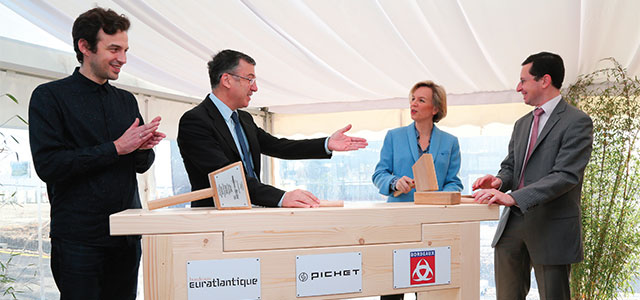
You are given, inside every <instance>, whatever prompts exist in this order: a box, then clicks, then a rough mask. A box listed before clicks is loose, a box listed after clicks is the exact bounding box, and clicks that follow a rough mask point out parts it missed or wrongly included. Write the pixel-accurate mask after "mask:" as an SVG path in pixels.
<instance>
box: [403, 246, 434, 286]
mask: <svg viewBox="0 0 640 300" xmlns="http://www.w3.org/2000/svg"><path fill="white" fill-rule="evenodd" d="M409 259H410V269H409V270H410V272H411V285H416V284H426V283H435V282H436V273H435V271H436V263H435V260H436V251H434V250H426V251H412V252H410V253H409Z"/></svg>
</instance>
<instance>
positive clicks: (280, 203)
mask: <svg viewBox="0 0 640 300" xmlns="http://www.w3.org/2000/svg"><path fill="white" fill-rule="evenodd" d="M286 193H287V192H285V193H284V194H282V197H281V198H280V201H278V207H282V199H284V195H285V194H286Z"/></svg>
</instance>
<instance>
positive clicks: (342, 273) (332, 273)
mask: <svg viewBox="0 0 640 300" xmlns="http://www.w3.org/2000/svg"><path fill="white" fill-rule="evenodd" d="M359 273H360V269H345V270H327V271H317V272H311V275H309V274H308V273H307V272H301V273H300V274H298V280H300V281H301V282H305V281H307V280H309V279H311V281H313V280H318V279H323V278H335V277H349V276H357V275H358V274H359Z"/></svg>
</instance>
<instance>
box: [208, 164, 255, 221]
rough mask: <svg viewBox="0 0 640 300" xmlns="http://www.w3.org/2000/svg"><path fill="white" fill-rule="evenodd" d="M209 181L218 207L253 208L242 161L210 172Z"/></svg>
mask: <svg viewBox="0 0 640 300" xmlns="http://www.w3.org/2000/svg"><path fill="white" fill-rule="evenodd" d="M209 183H210V184H211V188H212V189H213V201H214V202H215V204H216V208H217V209H248V208H251V199H250V198H249V191H248V190H247V180H246V179H245V177H244V168H243V166H242V162H236V163H233V164H230V165H228V166H226V167H224V168H222V169H218V170H215V171H213V172H211V173H209Z"/></svg>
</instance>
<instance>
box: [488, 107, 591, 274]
mask: <svg viewBox="0 0 640 300" xmlns="http://www.w3.org/2000/svg"><path fill="white" fill-rule="evenodd" d="M532 120H533V113H528V114H527V115H525V116H524V117H522V118H520V119H519V120H518V121H516V124H515V126H514V129H513V134H512V136H511V141H510V142H509V153H508V154H507V157H506V158H505V159H504V161H503V162H502V164H501V169H500V172H499V173H498V175H497V177H499V178H500V179H501V180H502V187H500V190H501V191H502V192H506V191H508V190H511V191H513V192H512V193H511V196H512V197H513V198H514V199H515V200H516V202H517V204H518V207H519V208H520V211H522V213H523V218H524V222H525V227H526V228H527V230H526V233H525V236H524V237H523V239H524V241H525V243H526V245H527V249H528V251H529V254H530V256H531V260H532V262H533V263H534V264H543V265H564V264H571V263H575V262H579V261H581V260H582V259H583V249H582V229H581V221H580V193H581V190H582V179H583V175H584V169H585V167H586V165H587V163H588V162H589V158H590V157H591V148H592V142H593V136H592V134H593V123H592V122H591V118H589V116H588V115H587V114H585V113H584V112H582V111H580V110H579V109H577V108H575V107H573V106H571V105H569V104H567V102H565V101H564V99H562V100H560V102H558V105H557V106H556V108H555V109H554V110H553V112H552V113H551V115H550V116H549V119H548V120H547V123H546V124H545V126H544V128H543V129H542V131H541V132H540V135H539V136H538V140H537V141H536V144H535V145H534V147H533V150H532V152H531V157H530V158H529V162H528V163H527V168H526V170H525V174H524V187H523V188H522V189H519V190H518V189H517V188H518V183H519V180H520V178H519V176H520V173H521V170H522V165H523V162H524V156H525V152H526V151H527V144H528V142H529V141H528V139H529V132H530V131H531V123H532ZM511 210H512V209H511V208H509V207H506V208H505V209H504V211H503V214H502V216H501V217H500V223H499V224H498V229H497V230H496V236H495V237H494V240H493V243H492V246H494V247H495V245H496V244H497V243H498V241H499V239H500V236H501V235H502V232H503V231H504V228H505V226H506V225H507V220H508V218H509V213H510V211H511Z"/></svg>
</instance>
